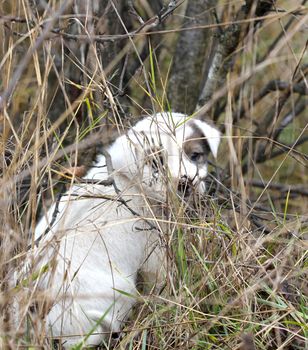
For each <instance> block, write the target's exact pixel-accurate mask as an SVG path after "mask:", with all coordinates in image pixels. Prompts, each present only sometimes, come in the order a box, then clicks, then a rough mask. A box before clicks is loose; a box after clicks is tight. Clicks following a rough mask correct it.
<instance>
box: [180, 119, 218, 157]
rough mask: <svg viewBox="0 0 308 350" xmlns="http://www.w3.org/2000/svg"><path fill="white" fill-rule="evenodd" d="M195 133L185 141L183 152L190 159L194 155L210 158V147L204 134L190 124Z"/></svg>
mask: <svg viewBox="0 0 308 350" xmlns="http://www.w3.org/2000/svg"><path fill="white" fill-rule="evenodd" d="M190 127H191V128H192V130H193V133H192V134H191V135H190V136H189V138H188V139H187V140H185V141H184V144H183V150H184V152H185V154H186V155H187V157H188V158H190V157H191V155H192V154H194V153H200V154H204V155H205V156H208V155H209V154H210V153H211V149H210V145H209V143H208V141H207V139H206V138H205V136H204V134H203V132H202V131H201V130H200V129H199V128H198V127H197V126H196V125H195V124H193V123H191V124H190Z"/></svg>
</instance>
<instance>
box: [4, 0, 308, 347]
mask: <svg viewBox="0 0 308 350" xmlns="http://www.w3.org/2000/svg"><path fill="white" fill-rule="evenodd" d="M42 3H43V2H42ZM46 3H47V4H48V6H49V7H45V8H44V6H42V7H40V6H39V5H37V4H36V5H35V6H34V5H33V4H32V2H30V1H29V2H28V1H24V0H22V1H17V0H12V1H10V2H2V4H1V5H0V6H1V13H2V15H1V18H0V24H1V34H0V38H1V40H0V41H1V43H2V44H1V56H0V57H1V60H0V61H1V62H0V82H1V90H0V95H1V101H0V105H1V107H0V108H1V109H0V116H1V124H0V127H1V131H2V136H1V150H2V153H1V154H2V157H1V170H2V178H1V182H0V186H1V190H0V196H1V197H0V200H1V206H0V220H1V233H0V249H1V253H0V276H1V277H0V286H1V291H0V315H1V317H0V344H1V345H0V347H1V348H3V349H16V348H17V347H19V348H20V349H29V350H30V349H35V348H43V349H52V346H53V345H52V342H51V341H50V339H46V337H45V336H44V332H42V330H41V327H42V324H43V319H42V317H41V318H40V317H35V316H30V315H31V313H30V312H29V313H28V314H27V312H28V311H29V309H30V308H31V307H32V301H33V300H40V299H39V296H37V295H33V293H31V289H30V290H27V288H24V287H26V286H25V285H17V286H16V287H15V286H12V284H11V282H10V281H11V280H12V276H13V275H14V272H15V271H16V269H17V267H18V266H20V265H23V263H24V260H25V256H26V253H27V250H28V247H29V245H31V244H33V238H32V233H33V231H34V228H35V225H36V222H37V220H38V218H39V216H40V215H41V213H42V212H43V211H45V210H47V208H48V206H49V205H50V203H51V202H52V201H55V200H56V199H57V195H58V193H59V192H60V191H61V190H62V188H63V186H62V184H63V183H65V186H69V184H70V183H72V182H73V181H74V179H72V178H69V179H67V177H65V176H64V175H65V173H66V171H67V169H68V168H74V167H76V166H79V165H85V166H88V165H89V164H90V163H91V162H92V160H93V159H94V158H95V153H96V152H97V146H98V145H99V143H103V144H107V143H108V142H110V140H111V139H113V138H114V135H116V134H117V132H123V130H125V128H126V125H128V124H130V123H134V121H135V120H136V117H134V116H139V115H141V114H144V113H151V112H152V111H153V110H156V111H160V110H166V109H167V110H168V109H172V101H168V99H167V93H166V87H167V83H168V72H169V69H170V59H171V52H170V47H174V46H175V43H176V34H174V33H173V32H170V33H169V34H162V36H161V37H159V39H158V40H159V45H157V47H156V46H155V47H152V46H151V43H148V42H146V41H145V40H144V38H143V37H142V36H140V37H136V38H134V39H133V38H130V39H127V40H125V41H124V42H123V43H122V47H121V48H120V50H117V51H116V53H117V54H116V55H115V56H114V57H112V58H111V59H110V60H109V61H108V62H107V63H106V65H104V66H103V65H102V63H101V61H100V59H99V58H98V57H97V51H96V50H97V49H98V47H97V44H96V43H95V42H92V41H91V40H90V42H89V43H87V45H88V47H87V48H86V47H85V46H86V45H85V44H84V42H82V41H81V42H79V41H78V40H77V42H76V41H74V40H69V39H68V38H65V37H63V36H59V35H58V34H57V32H56V31H54V32H51V29H55V28H60V27H61V28H65V29H70V28H71V26H73V25H74V23H73V22H74V21H73V20H72V17H73V16H70V10H69V6H70V2H69V1H67V2H65V1H61V2H56V1H49V2H46ZM137 5H138V9H139V10H140V9H143V15H144V16H146V15H149V16H150V15H151V11H152V10H153V8H152V7H151V6H150V5H151V4H150V2H144V3H143V5H142V4H141V2H140V4H139V3H138V4H137ZM218 5H219V6H220V7H219V8H218V9H220V10H221V9H222V10H224V11H226V12H228V11H233V9H232V6H233V5H234V6H238V4H237V3H228V4H227V3H224V2H219V3H218ZM301 5H302V7H300V6H301ZM61 6H62V7H61ZM151 9H152V10H151ZM277 9H278V10H279V11H278V10H277V11H276V12H273V13H271V14H270V16H269V18H268V19H267V20H266V21H265V22H264V24H263V26H262V27H261V28H257V29H256V30H253V29H252V30H251V31H250V32H249V35H248V36H247V37H246V38H245V39H244V40H243V42H242V45H241V46H240V47H239V48H238V52H237V55H236V56H235V58H234V60H235V66H234V69H233V71H232V73H230V74H229V76H228V78H227V83H226V85H225V86H223V87H222V88H221V89H220V92H218V95H217V96H218V97H217V99H216V100H215V98H214V99H213V100H212V103H213V105H215V104H216V105H218V106H219V107H221V106H222V111H221V113H220V115H219V118H218V121H217V124H218V125H219V126H220V127H221V128H223V129H225V134H224V135H225V136H224V137H223V144H222V147H221V149H220V157H219V159H218V162H217V163H218V167H217V168H216V169H214V168H213V169H212V171H213V172H212V175H211V177H209V186H208V188H209V191H208V194H207V196H206V197H205V198H203V199H202V201H200V202H198V203H196V204H195V205H194V206H193V207H191V208H189V207H185V206H184V207H183V205H181V203H177V202H175V201H172V202H170V203H167V205H168V206H169V207H170V210H171V211H172V219H170V224H169V230H168V232H166V233H165V234H166V238H167V241H168V243H169V245H168V249H169V254H168V256H169V271H168V276H167V279H166V286H165V289H164V290H163V291H162V293H161V294H159V295H154V294H149V295H142V294H141V295H142V297H140V302H138V304H137V306H136V308H135V309H134V317H133V318H132V319H131V320H130V321H129V322H128V323H127V325H126V326H125V328H124V330H123V337H122V338H121V339H118V340H117V339H109V341H107V343H108V346H109V347H110V348H114V349H195V350H197V349H198V350H199V349H245V350H250V349H264V350H265V349H266V350H268V349H292V350H293V349H302V350H304V349H307V347H308V329H307V319H308V316H307V305H308V304H307V296H308V290H307V278H308V276H307V233H308V231H307V230H308V225H307V224H308V216H307V213H308V203H307V143H306V144H305V143H303V144H302V145H300V146H299V147H295V145H296V141H297V140H298V139H300V140H302V139H303V137H306V138H307V123H308V120H307V96H306V95H305V94H306V93H305V92H304V94H303V95H300V94H297V93H296V91H293V90H292V89H291V93H290V95H289V96H288V100H287V102H286V103H285V104H284V105H283V106H282V107H281V108H282V113H281V115H284V116H287V115H288V113H289V114H290V116H291V119H292V121H291V122H290V123H288V124H287V125H286V126H285V127H284V128H283V130H282V131H281V134H280V137H279V139H277V140H274V142H272V143H271V142H268V143H266V148H264V149H263V153H261V156H263V155H264V159H263V160H262V159H261V158H262V157H261V158H260V159H261V161H259V162H257V155H258V152H259V150H260V149H261V150H262V147H263V146H264V144H263V143H262V142H263V141H264V140H266V141H268V140H272V139H273V137H274V136H273V135H274V134H275V130H276V129H275V128H272V129H271V130H270V131H269V130H268V128H267V129H266V130H262V123H263V121H264V120H263V117H264V115H266V114H267V113H269V112H270V111H271V109H274V110H275V108H276V109H279V108H280V105H279V101H281V98H282V97H283V93H284V90H282V89H281V90H280V89H278V88H277V89H274V90H275V91H273V92H270V93H266V94H265V97H264V98H262V99H260V101H255V100H254V98H255V97H256V96H258V92H260V91H261V90H262V89H263V88H264V87H265V86H266V85H267V83H268V82H269V81H272V80H283V81H286V82H288V83H291V82H292V81H293V80H292V79H293V78H294V76H295V74H297V75H298V76H299V77H300V79H301V81H302V82H303V85H304V91H307V63H308V62H307V44H306V34H307V5H306V2H305V1H304V2H300V1H295V0H294V1H290V2H288V1H277ZM220 10H219V11H220ZM227 10H228V11H227ZM147 11H148V12H147ZM178 11H179V12H178V15H182V14H183V10H182V9H181V8H180V9H179V10H178ZM283 11H284V12H283ZM152 14H153V13H152ZM282 14H283V15H282ZM225 15H226V13H225ZM290 19H292V21H291V22H290V25H288V27H287V26H286V24H287V23H288V22H289V21H290ZM78 20H79V19H78ZM80 20H81V19H80ZM168 21H169V22H168V24H167V29H168V28H172V25H174V26H176V25H178V21H179V19H178V17H177V16H174V17H173V18H171V19H168ZM82 23H84V22H82ZM133 24H134V23H133ZM134 25H135V26H137V25H136V24H134ZM282 28H283V29H282ZM86 29H87V30H90V29H89V28H86ZM280 33H282V34H280ZM275 38H278V39H277V42H276V45H275V46H274V47H273V48H271V45H272V44H273V42H274V41H275ZM105 45H106V46H107V47H108V45H111V44H110V43H109V42H107V43H106V44H105ZM146 45H149V47H150V50H149V53H148V56H147V58H146V59H144V58H142V60H143V61H142V64H141V65H140V67H139V68H138V69H137V70H136V71H134V74H133V75H132V76H131V77H130V79H129V80H128V81H126V83H127V84H128V87H129V90H128V93H127V94H126V95H125V97H122V96H121V94H118V93H115V89H114V85H116V84H122V83H123V84H124V82H125V79H123V81H121V79H122V78H121V74H122V72H123V71H122V70H121V67H122V66H121V65H120V62H121V59H123V57H127V56H126V55H127V54H129V55H130V56H128V57H129V58H128V60H129V59H131V57H132V56H134V55H136V56H138V55H139V54H140V53H141V52H143V50H144V48H145V46H146ZM269 48H271V50H269ZM113 49H114V48H113ZM87 50H89V51H90V52H92V54H91V55H90V56H91V60H90V61H86V60H84V56H83V54H84V53H85V52H87ZM110 50H111V49H110ZM76 52H81V54H80V55H79V56H76ZM260 57H263V58H264V59H263V60H261V61H260ZM305 67H306V68H305ZM81 73H82V74H81ZM77 75H78V76H81V77H82V78H81V79H80V80H79V81H78V79H76V80H74V79H73V78H74V76H77ZM192 79H193V77H192ZM305 89H306V90H305ZM117 92H118V91H117ZM299 102H300V103H301V104H300V103H299ZM302 104H304V107H303V108H302V109H300V110H299V112H298V113H296V108H297V107H298V106H302ZM243 111H244V112H243ZM241 113H244V114H245V117H244V118H242V116H241ZM279 122H280V119H279V120H278V121H277V120H273V122H272V124H271V126H273V125H275V126H277V125H278V126H279V125H281V124H279ZM260 124H261V125H260ZM106 130H107V131H106ZM255 130H258V131H259V132H260V131H262V132H263V134H262V133H260V134H256V133H255V132H254V131H255ZM280 144H286V145H289V146H290V147H291V148H288V149H285V148H282V149H283V152H282V153H281V155H279V156H278V157H275V158H271V156H270V155H271V154H272V153H271V152H272V151H275V150H277V149H278V150H280V149H281V148H279V147H278V148H277V146H279V145H280ZM275 147H276V148H275ZM246 154H247V155H249V156H248V157H247V158H246V160H245V161H246V165H245V166H246V168H245V166H244V165H243V162H244V155H246ZM253 155H255V156H256V157H254V156H253ZM244 168H245V171H244V170H243V169H244ZM226 174H228V175H229V176H228V177H226ZM34 281H35V279H34ZM16 297H18V298H20V299H21V300H23V304H22V305H20V308H21V310H22V312H23V313H24V314H25V315H26V314H27V316H26V320H27V322H25V324H24V326H23V328H20V329H17V328H16V327H15V326H12V313H11V311H10V310H11V307H12V302H13V300H14V298H16Z"/></svg>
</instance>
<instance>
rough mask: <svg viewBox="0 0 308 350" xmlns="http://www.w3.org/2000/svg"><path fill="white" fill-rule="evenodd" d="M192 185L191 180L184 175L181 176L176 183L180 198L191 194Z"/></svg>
mask: <svg viewBox="0 0 308 350" xmlns="http://www.w3.org/2000/svg"><path fill="white" fill-rule="evenodd" d="M193 190H194V185H193V182H192V180H191V179H189V178H188V177H187V176H186V175H184V176H182V177H181V178H180V180H179V182H178V193H179V194H180V195H181V196H184V197H188V196H190V195H191V194H192V193H193Z"/></svg>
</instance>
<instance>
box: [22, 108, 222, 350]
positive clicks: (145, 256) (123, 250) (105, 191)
mask: <svg viewBox="0 0 308 350" xmlns="http://www.w3.org/2000/svg"><path fill="white" fill-rule="evenodd" d="M187 119H188V118H187V116H185V115H183V114H179V113H172V114H170V113H161V114H156V115H154V116H152V117H147V118H145V119H143V120H141V121H140V122H138V123H137V124H136V125H135V127H133V128H131V129H130V130H129V131H128V133H127V134H126V135H123V136H120V137H119V138H117V139H116V141H115V142H114V143H113V144H112V145H111V146H110V147H109V149H108V153H109V154H110V156H111V160H112V166H113V169H114V173H113V174H112V176H113V177H114V180H115V183H116V185H117V187H118V188H119V190H120V191H121V193H120V194H118V193H117V192H116V191H115V189H114V187H113V186H108V187H106V186H103V185H99V184H80V185H74V186H73V187H72V188H71V189H70V190H69V191H68V192H67V193H66V194H65V196H63V197H62V199H61V202H60V204H59V213H58V215H57V219H56V222H55V223H54V225H53V227H51V228H50V230H49V232H48V233H47V235H46V237H44V238H43V239H41V240H40V242H39V245H38V247H37V248H36V249H35V251H34V252H31V253H32V254H33V259H34V263H33V266H35V271H36V270H37V269H38V267H39V266H41V267H42V266H48V269H47V271H45V272H43V273H42V274H41V277H40V278H39V280H38V281H36V282H35V283H36V288H38V289H40V290H43V291H44V292H45V294H46V295H48V297H49V298H50V299H51V302H52V304H51V309H50V311H49V313H48V314H47V317H46V324H47V332H48V333H49V334H52V335H53V336H54V337H61V336H64V338H63V343H64V346H71V345H73V344H76V343H78V342H80V341H81V340H82V339H84V337H83V336H79V337H78V336H77V337H75V336H74V335H78V334H79V335H85V334H88V333H89V332H90V331H91V330H93V329H94V333H96V334H92V335H91V336H89V337H88V339H87V340H86V344H87V345H98V344H100V343H101V342H102V341H103V339H104V338H105V335H104V334H105V333H106V332H118V331H120V330H121V327H122V325H123V321H125V320H126V319H127V317H128V316H129V312H130V310H131V308H132V306H133V305H134V303H135V301H136V300H135V297H136V296H137V295H138V294H137V291H136V277H137V272H138V271H140V272H141V273H142V274H143V277H144V279H145V281H147V282H149V283H155V281H158V282H160V281H161V280H162V279H163V278H164V276H165V271H164V269H165V251H164V248H163V245H164V244H163V243H164V242H163V239H162V237H163V236H164V234H165V233H166V232H164V230H165V228H164V226H163V225H162V224H161V222H160V220H161V219H163V217H162V214H161V212H162V211H161V210H160V208H162V207H163V204H164V201H165V198H166V197H165V193H166V191H167V190H168V189H169V188H170V189H172V188H175V187H174V186H177V182H178V180H179V179H180V178H181V177H182V176H187V177H188V178H190V179H191V180H193V182H194V184H196V186H199V190H201V191H202V190H204V183H203V181H202V180H203V179H204V178H205V176H206V175H207V165H206V164H202V165H200V164H199V165H196V164H194V163H193V162H192V161H191V160H190V159H189V158H188V157H187V156H186V155H185V154H184V153H183V152H182V146H183V142H184V141H187V139H189V137H190V136H191V135H192V134H193V128H192V124H193V123H196V125H198V127H199V129H201V130H202V132H203V134H204V136H205V137H206V138H207V139H208V143H209V145H210V149H211V151H212V153H213V154H214V156H215V157H216V155H217V150H218V145H219V142H220V134H219V132H218V131H217V130H216V129H215V128H213V127H211V126H209V125H208V124H206V123H205V122H202V121H197V120H189V121H188V120H187ZM153 150H155V151H153ZM153 152H154V153H155V152H157V153H159V154H161V156H162V157H163V158H164V159H165V161H166V163H165V164H164V166H162V168H164V169H160V170H159V171H158V172H155V171H154V172H153V168H152V166H151V165H150V164H149V157H150V158H151V157H153V154H152V153H153ZM105 161H106V160H105V158H104V157H103V156H100V157H99V159H98V162H97V164H96V166H94V167H93V168H92V169H90V171H89V172H88V174H87V175H86V178H87V179H89V178H91V179H96V180H104V179H107V178H108V173H107V168H106V167H103V166H104V165H105V163H106V162H105ZM108 196H109V197H112V198H114V200H110V199H107V197H108ZM117 199H119V200H117ZM123 200H125V201H126V203H127V206H128V207H129V208H127V206H126V205H124V204H123ZM54 209H55V205H53V206H52V207H51V208H50V209H49V211H48V213H47V215H46V216H44V217H43V218H42V219H41V221H40V222H39V223H38V225H37V228H36V231H35V238H36V239H37V238H40V237H41V236H42V235H43V233H44V232H45V230H46V228H47V227H49V226H50V221H51V219H52V215H53V212H54ZM131 209H132V210H133V212H132V211H131ZM135 213H137V215H136V214H135ZM143 218H147V219H146V220H144V219H143ZM155 227H156V228H155ZM29 254H30V253H29ZM121 291H123V292H124V293H122V292H121ZM104 314H105V317H103V315H104Z"/></svg>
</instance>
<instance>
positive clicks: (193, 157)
mask: <svg viewBox="0 0 308 350" xmlns="http://www.w3.org/2000/svg"><path fill="white" fill-rule="evenodd" d="M202 155H203V154H202V153H199V152H193V153H192V154H191V155H190V157H189V158H190V160H191V161H192V162H198V161H199V160H201V158H202Z"/></svg>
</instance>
